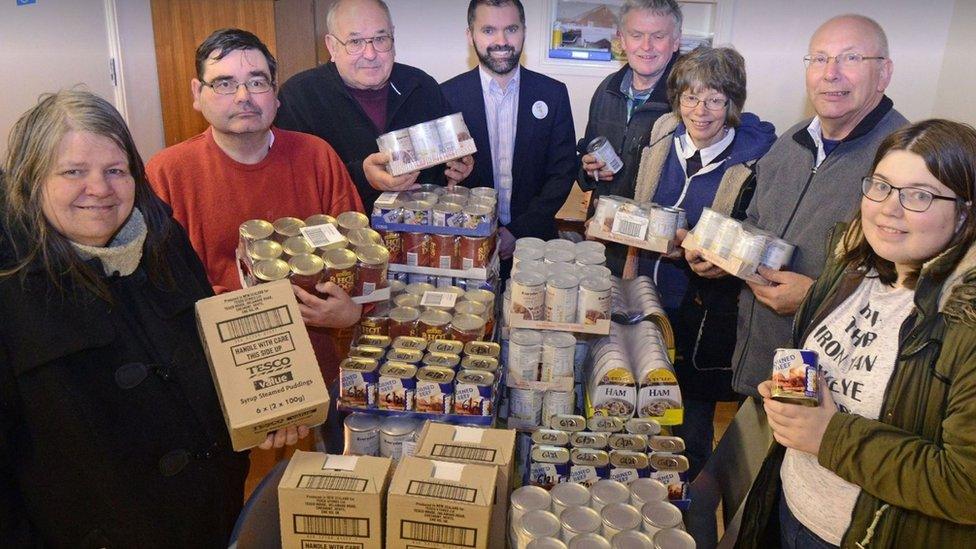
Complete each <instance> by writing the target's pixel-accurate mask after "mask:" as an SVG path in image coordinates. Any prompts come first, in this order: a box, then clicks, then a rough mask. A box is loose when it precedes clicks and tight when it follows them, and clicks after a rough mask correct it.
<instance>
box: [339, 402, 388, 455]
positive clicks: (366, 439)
mask: <svg viewBox="0 0 976 549" xmlns="http://www.w3.org/2000/svg"><path fill="white" fill-rule="evenodd" d="M342 426H343V450H342V453H343V454H344V455H347V456H378V455H379V453H380V418H378V417H376V416H374V415H371V414H364V413H361V412H353V413H351V414H349V415H348V416H346V419H344V420H343V421H342Z"/></svg>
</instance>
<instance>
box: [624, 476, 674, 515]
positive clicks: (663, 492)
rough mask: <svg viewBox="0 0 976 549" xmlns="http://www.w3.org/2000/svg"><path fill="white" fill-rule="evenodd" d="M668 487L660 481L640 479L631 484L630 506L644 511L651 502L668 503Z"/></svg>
mask: <svg viewBox="0 0 976 549" xmlns="http://www.w3.org/2000/svg"><path fill="white" fill-rule="evenodd" d="M667 500H668V487H667V486H665V485H664V483H662V482H661V481H659V480H655V479H652V478H638V479H635V480H634V481H633V482H631V483H630V504H631V505H633V506H634V507H636V508H638V509H643V508H644V504H646V503H647V502H649V501H667Z"/></svg>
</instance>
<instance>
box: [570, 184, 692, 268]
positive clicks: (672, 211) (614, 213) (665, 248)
mask: <svg viewBox="0 0 976 549" xmlns="http://www.w3.org/2000/svg"><path fill="white" fill-rule="evenodd" d="M684 225H685V217H684V210H682V209H681V208H667V207H661V206H658V205H657V204H653V203H638V202H637V201H635V200H633V199H631V198H624V197H621V196H604V197H601V198H600V200H599V201H598V202H597V205H596V211H595V212H594V214H593V218H592V219H590V222H589V224H588V225H587V229H586V234H587V236H591V237H593V238H597V239H600V240H608V241H610V242H617V243H620V244H626V245H628V246H633V247H635V248H641V249H644V250H650V251H653V252H659V253H664V254H667V253H671V251H673V250H674V235H675V232H676V231H677V229H678V228H680V227H684Z"/></svg>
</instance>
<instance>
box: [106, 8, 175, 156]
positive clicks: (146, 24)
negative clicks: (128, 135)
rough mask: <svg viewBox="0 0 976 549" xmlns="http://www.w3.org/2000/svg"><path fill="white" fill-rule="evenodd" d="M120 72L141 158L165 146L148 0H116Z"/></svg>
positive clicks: (130, 125) (127, 112)
mask: <svg viewBox="0 0 976 549" xmlns="http://www.w3.org/2000/svg"><path fill="white" fill-rule="evenodd" d="M115 10H116V16H117V17H118V33H119V44H120V49H121V60H120V61H121V63H120V67H121V69H120V71H119V72H120V74H121V76H122V83H123V86H124V90H125V98H126V101H125V112H124V113H123V114H124V115H125V117H126V120H127V121H128V122H129V131H130V132H132V138H133V139H134V140H135V142H136V146H137V147H138V148H139V153H140V154H141V155H142V157H143V158H144V159H147V160H148V159H149V158H150V157H151V156H152V155H154V154H156V152H157V151H159V150H161V149H162V148H163V147H164V146H165V141H164V137H163V112H162V108H161V106H160V98H159V77H158V76H157V73H156V48H155V47H154V45H153V24H152V15H151V13H150V10H149V0H116V2H115Z"/></svg>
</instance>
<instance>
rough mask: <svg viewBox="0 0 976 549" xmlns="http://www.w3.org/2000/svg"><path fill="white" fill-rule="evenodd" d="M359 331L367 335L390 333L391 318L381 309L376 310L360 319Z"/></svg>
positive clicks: (386, 334)
mask: <svg viewBox="0 0 976 549" xmlns="http://www.w3.org/2000/svg"><path fill="white" fill-rule="evenodd" d="M359 333H361V334H367V335H385V336H388V335H390V318H389V317H388V316H387V313H385V312H383V311H381V310H374V311H373V312H372V313H367V314H365V315H363V317H362V318H361V319H359Z"/></svg>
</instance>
